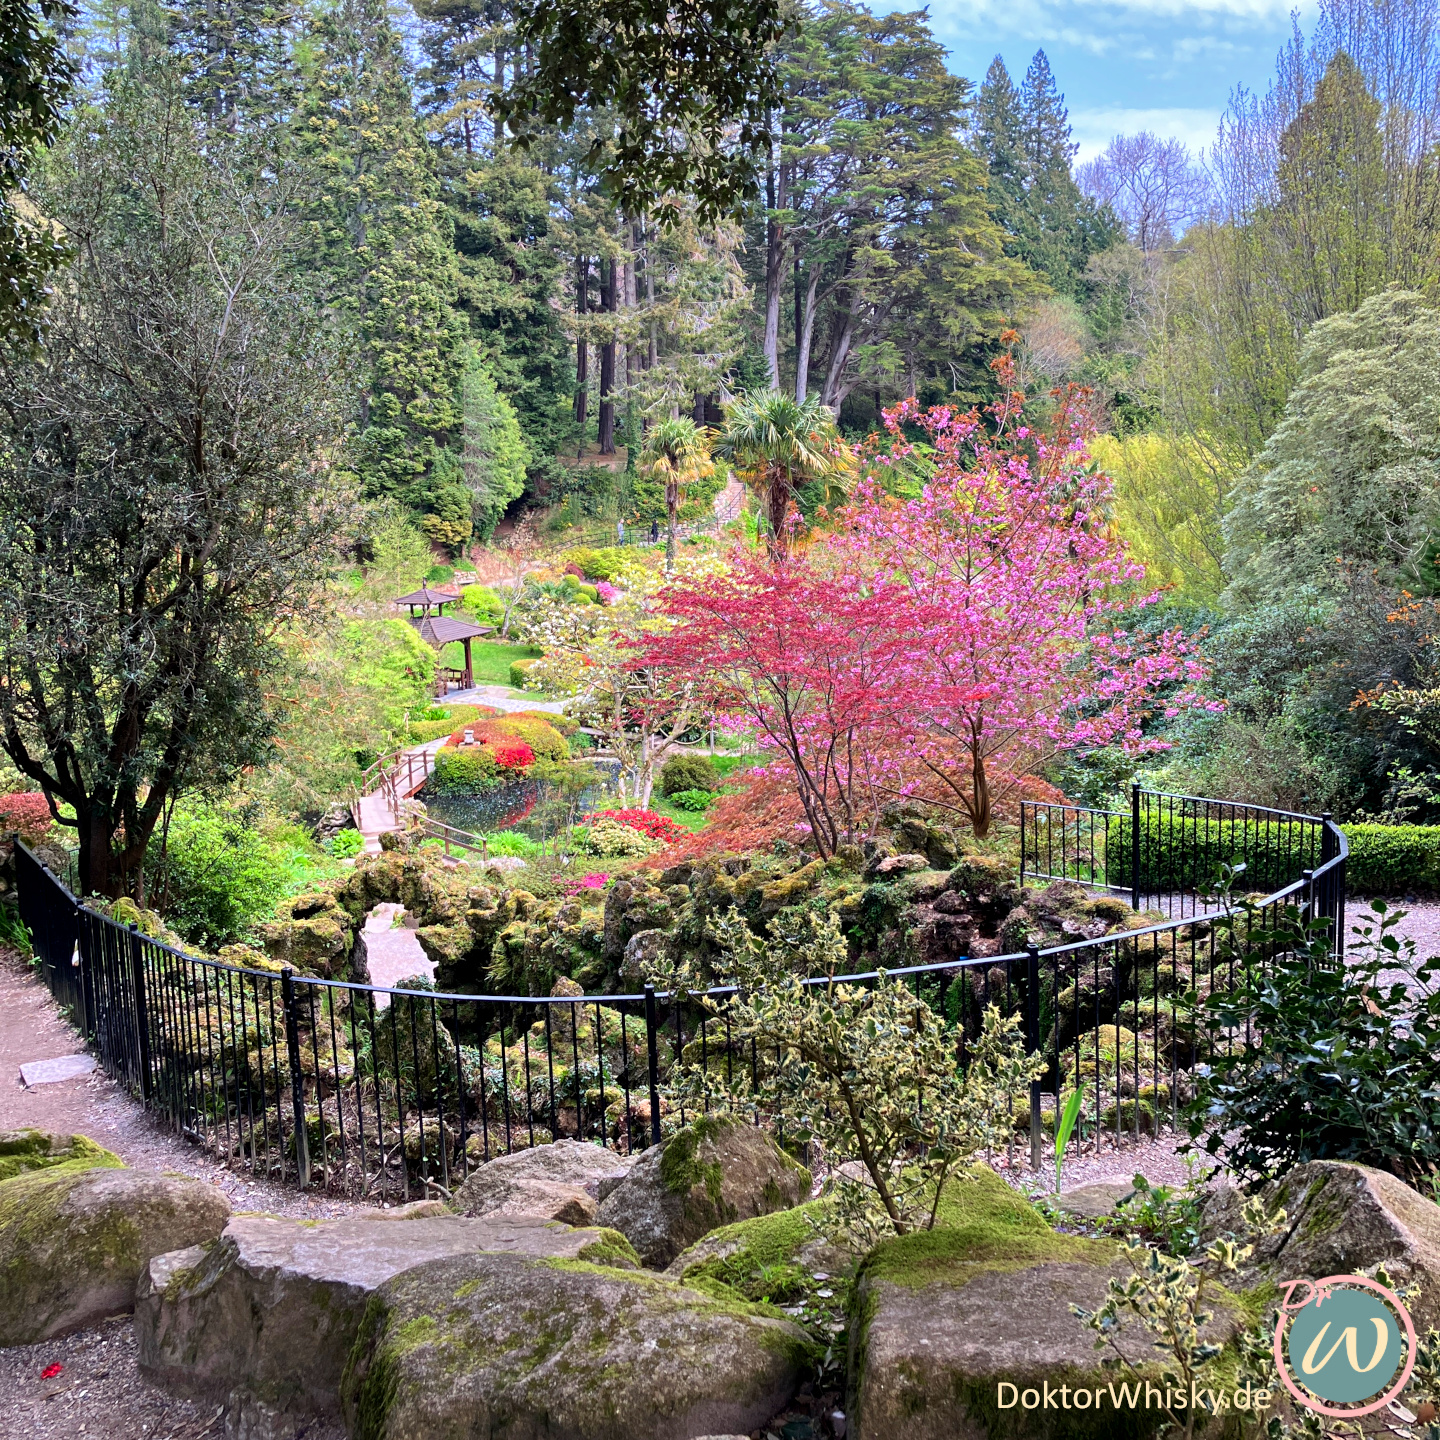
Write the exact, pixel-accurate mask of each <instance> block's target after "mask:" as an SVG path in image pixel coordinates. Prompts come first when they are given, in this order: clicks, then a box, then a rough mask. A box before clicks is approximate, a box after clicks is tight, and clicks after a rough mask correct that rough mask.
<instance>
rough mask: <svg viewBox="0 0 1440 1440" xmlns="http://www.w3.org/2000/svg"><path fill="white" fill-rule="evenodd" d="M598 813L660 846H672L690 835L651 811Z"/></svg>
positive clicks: (668, 819)
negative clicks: (626, 826)
mask: <svg viewBox="0 0 1440 1440" xmlns="http://www.w3.org/2000/svg"><path fill="white" fill-rule="evenodd" d="M599 813H600V814H601V815H603V816H605V818H606V819H608V820H617V821H619V823H620V824H621V825H628V826H629V827H630V828H631V829H632V830H638V831H639V832H640V833H641V834H642V835H648V836H649V837H650V839H652V840H658V841H660V843H661V844H662V845H673V844H675V842H676V841H677V840H683V839H685V837H686V836H687V835H689V833H690V832H689V831H688V830H687V829H686V828H685V827H684V826H683V825H677V824H676V823H675V822H674V821H673V820H671V819H670V818H669V816H667V815H657V814H656V813H655V811H653V810H639V809H633V810H601V811H600V812H599Z"/></svg>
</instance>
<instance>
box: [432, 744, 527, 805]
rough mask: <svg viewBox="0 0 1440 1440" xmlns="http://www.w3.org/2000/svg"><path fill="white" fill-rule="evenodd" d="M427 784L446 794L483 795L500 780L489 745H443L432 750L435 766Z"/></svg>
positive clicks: (492, 788) (497, 784)
mask: <svg viewBox="0 0 1440 1440" xmlns="http://www.w3.org/2000/svg"><path fill="white" fill-rule="evenodd" d="M505 778H507V779H508V778H510V777H508V776H507V777H505ZM428 783H429V784H430V785H431V786H432V787H433V788H434V789H436V790H438V791H440V792H441V793H442V794H445V795H484V794H487V793H488V792H489V791H491V790H495V789H497V788H498V787H499V786H500V785H501V784H502V783H503V781H502V777H501V775H500V767H499V766H498V765H497V764H496V763H495V756H494V753H493V752H492V751H491V750H490V748H489V746H487V745H466V746H464V747H463V748H460V749H454V748H452V747H450V746H448V745H446V746H444V747H443V748H441V749H439V750H437V751H436V752H435V769H434V771H433V772H432V774H431V776H430V780H429V782H428Z"/></svg>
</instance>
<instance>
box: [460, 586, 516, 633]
mask: <svg viewBox="0 0 1440 1440" xmlns="http://www.w3.org/2000/svg"><path fill="white" fill-rule="evenodd" d="M459 609H460V612H461V613H462V614H464V615H468V616H469V617H470V618H471V619H472V620H473V621H475V623H476V624H477V625H498V624H499V623H500V622H501V621H502V620H503V619H504V618H505V602H504V601H503V600H502V599H501V598H500V597H499V596H498V595H497V594H496V593H495V592H494V591H493V590H491V589H490V588H489V587H488V586H486V585H466V586H464V587H463V588H462V589H461V591H460V606H459Z"/></svg>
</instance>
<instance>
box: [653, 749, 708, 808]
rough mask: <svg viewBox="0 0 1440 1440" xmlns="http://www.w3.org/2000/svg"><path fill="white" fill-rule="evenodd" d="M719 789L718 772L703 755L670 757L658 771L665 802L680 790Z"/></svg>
mask: <svg viewBox="0 0 1440 1440" xmlns="http://www.w3.org/2000/svg"><path fill="white" fill-rule="evenodd" d="M719 788H720V772H719V771H718V770H717V769H716V768H715V767H714V766H713V765H712V764H711V763H710V762H709V760H707V759H706V758H705V756H703V755H672V756H671V757H670V758H669V759H668V760H667V761H666V762H665V764H664V765H663V766H662V767H661V769H660V793H661V794H662V795H663V796H665V798H666V799H667V800H673V799H674V798H675V796H676V795H678V794H679V793H680V792H681V791H682V790H718V789H719ZM682 808H683V807H682ZM700 808H701V809H703V808H704V807H703V806H701V807H700Z"/></svg>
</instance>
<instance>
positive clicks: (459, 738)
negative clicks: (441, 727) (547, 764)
mask: <svg viewBox="0 0 1440 1440" xmlns="http://www.w3.org/2000/svg"><path fill="white" fill-rule="evenodd" d="M577 728H578V727H577ZM467 730H468V731H469V732H470V734H471V735H472V736H473V737H474V740H475V743H476V744H477V745H490V746H495V745H513V744H515V743H516V742H517V741H523V742H524V744H525V745H527V746H528V747H529V749H530V760H529V762H528V763H530V764H534V761H535V757H536V756H537V755H543V756H544V757H545V758H546V759H547V760H563V759H565V757H566V756H567V755H569V753H570V746H569V743H568V742H567V741H566V739H565V737H564V736H563V735H562V734H561V733H560V731H559V730H558V729H556V727H555V726H553V725H551V724H548V723H547V722H546V721H545V720H542V719H541V718H539V716H537V715H535V714H534V713H533V712H532V713H530V714H514V715H502V716H500V717H499V718H498V719H495V720H477V721H474V722H472V723H469V724H465V725H462V726H460V728H459V729H458V730H456V731H455V732H454V733H453V734H452V735H451V736H450V743H451V744H452V745H464V743H465V732H466V731H467Z"/></svg>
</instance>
